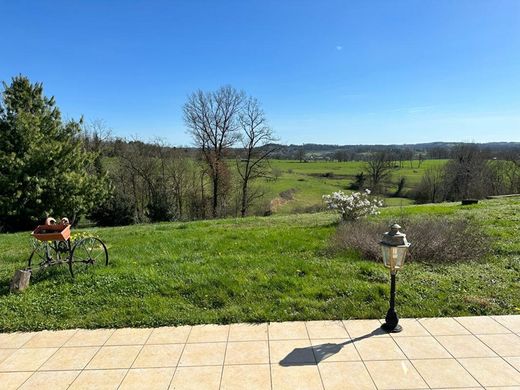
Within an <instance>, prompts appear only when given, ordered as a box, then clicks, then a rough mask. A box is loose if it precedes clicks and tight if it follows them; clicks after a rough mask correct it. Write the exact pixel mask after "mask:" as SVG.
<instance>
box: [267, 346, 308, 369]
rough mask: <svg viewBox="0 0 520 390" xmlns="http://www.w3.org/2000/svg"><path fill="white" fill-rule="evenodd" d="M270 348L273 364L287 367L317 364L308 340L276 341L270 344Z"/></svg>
mask: <svg viewBox="0 0 520 390" xmlns="http://www.w3.org/2000/svg"><path fill="white" fill-rule="evenodd" d="M269 348H270V354H271V363H273V364H281V365H282V366H287V365H293V364H315V363H316V360H315V359H314V353H313V350H312V347H311V342H310V341H308V340H274V341H271V342H269Z"/></svg>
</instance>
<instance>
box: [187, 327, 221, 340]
mask: <svg viewBox="0 0 520 390" xmlns="http://www.w3.org/2000/svg"><path fill="white" fill-rule="evenodd" d="M228 334H229V325H197V326H194V327H192V329H191V333H190V337H188V343H213V342H216V341H227V339H228Z"/></svg>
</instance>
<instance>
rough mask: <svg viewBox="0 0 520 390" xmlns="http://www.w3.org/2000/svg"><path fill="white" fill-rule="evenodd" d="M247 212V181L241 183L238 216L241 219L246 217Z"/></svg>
mask: <svg viewBox="0 0 520 390" xmlns="http://www.w3.org/2000/svg"><path fill="white" fill-rule="evenodd" d="M246 212H247V180H244V182H243V183H242V208H241V209H240V215H241V216H242V218H243V217H245V216H246Z"/></svg>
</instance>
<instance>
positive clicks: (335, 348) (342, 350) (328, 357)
mask: <svg viewBox="0 0 520 390" xmlns="http://www.w3.org/2000/svg"><path fill="white" fill-rule="evenodd" d="M311 344H312V349H313V351H314V356H315V358H316V361H317V362H318V363H320V362H349V361H356V360H361V357H360V356H359V354H358V353H357V351H356V348H355V347H354V343H352V341H350V340H347V341H345V340H344V339H321V340H320V339H317V340H311Z"/></svg>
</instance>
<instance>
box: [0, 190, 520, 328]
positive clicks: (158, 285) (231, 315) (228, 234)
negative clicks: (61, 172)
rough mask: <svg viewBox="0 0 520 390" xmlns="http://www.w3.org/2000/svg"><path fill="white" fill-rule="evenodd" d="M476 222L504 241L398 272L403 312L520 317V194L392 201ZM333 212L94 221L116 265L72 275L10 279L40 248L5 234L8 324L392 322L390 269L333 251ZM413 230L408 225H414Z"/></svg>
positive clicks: (2, 268) (4, 321)
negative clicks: (26, 281) (16, 283)
mask: <svg viewBox="0 0 520 390" xmlns="http://www.w3.org/2000/svg"><path fill="white" fill-rule="evenodd" d="M422 214H440V215H448V216H450V215H462V216H465V217H467V218H475V219H476V220H477V221H479V222H480V223H482V224H483V225H484V226H485V227H486V229H487V230H488V231H489V233H490V234H492V235H493V236H494V237H496V238H497V241H496V242H495V244H494V245H493V247H494V255H493V257H492V258H489V259H475V261H474V262H472V263H466V264H455V265H428V264H423V263H409V264H407V265H406V267H405V268H404V270H403V271H402V272H400V273H399V275H398V295H397V309H398V312H399V314H400V315H401V316H402V317H417V316H448V315H470V314H514V313H519V312H518V310H519V308H518V307H519V306H520V288H519V287H520V198H509V199H500V200H489V201H484V202H481V203H479V204H478V205H475V206H469V207H462V206H460V205H458V204H439V205H422V206H407V207H395V208H386V209H384V210H383V212H382V214H381V215H380V216H378V217H377V218H383V219H397V220H398V219H399V217H400V216H403V215H419V216H420V215H422ZM336 220H337V217H336V216H334V215H332V214H327V213H320V214H306V215H290V216H284V215H278V216H272V217H265V218H260V217H256V218H255V217H251V218H246V219H242V220H240V219H227V220H216V221H203V222H191V223H165V224H155V225H139V226H129V227H121V228H105V229H94V230H93V231H94V232H95V233H96V234H97V235H98V236H99V237H101V238H102V239H103V240H104V241H106V243H107V245H108V248H109V252H110V257H111V265H110V266H109V267H106V268H104V267H103V268H100V269H97V270H91V271H89V272H87V273H83V274H80V275H78V276H77V278H76V280H72V279H71V277H70V275H69V273H68V269H67V268H66V267H55V268H54V269H49V270H47V271H45V272H43V273H42V274H39V275H33V280H32V281H31V286H30V287H29V289H28V290H26V291H25V292H24V293H22V294H19V295H15V294H9V292H8V288H9V287H8V286H9V280H10V278H11V276H12V274H13V273H14V270H15V269H17V268H22V267H24V266H25V261H26V259H27V257H28V256H29V235H28V233H18V234H3V235H0V254H1V255H0V256H1V257H0V331H14V330H38V329H59V328H73V327H87V328H95V327H122V326H159V325H167V324H197V323H228V322H241V321H247V322H255V321H282V320H316V319H338V318H344V319H346V318H381V317H382V316H384V314H385V312H386V310H387V307H388V296H389V283H388V281H389V275H388V272H387V271H386V270H385V268H384V267H383V266H382V265H381V264H378V263H374V262H369V261H365V260H363V259H361V258H359V257H358V256H356V255H354V254H352V253H331V251H330V250H328V245H329V239H330V237H331V235H332V234H333V233H334V231H335V221H336ZM404 230H405V231H406V226H405V227H404Z"/></svg>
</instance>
